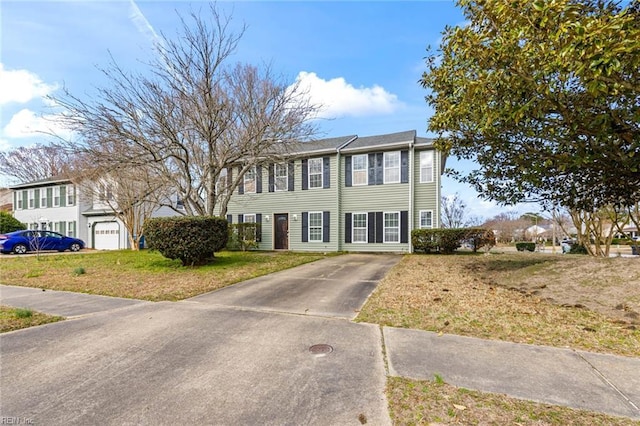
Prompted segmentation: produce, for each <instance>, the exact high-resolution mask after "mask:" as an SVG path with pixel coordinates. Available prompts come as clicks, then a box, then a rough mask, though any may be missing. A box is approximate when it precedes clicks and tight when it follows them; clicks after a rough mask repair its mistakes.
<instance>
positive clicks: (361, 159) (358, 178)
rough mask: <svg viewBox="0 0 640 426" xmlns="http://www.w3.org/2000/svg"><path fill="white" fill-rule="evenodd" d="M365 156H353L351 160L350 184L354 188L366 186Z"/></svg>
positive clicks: (366, 157)
mask: <svg viewBox="0 0 640 426" xmlns="http://www.w3.org/2000/svg"><path fill="white" fill-rule="evenodd" d="M367 159H368V156H367V154H362V155H354V156H353V157H352V158H351V167H352V171H351V182H352V184H353V185H354V186H356V185H366V184H367V183H368V180H367V177H368V176H367Z"/></svg>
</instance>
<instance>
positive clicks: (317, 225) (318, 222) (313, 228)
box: [309, 212, 322, 243]
mask: <svg viewBox="0 0 640 426" xmlns="http://www.w3.org/2000/svg"><path fill="white" fill-rule="evenodd" d="M309 242H312V243H321V242H322V212H309Z"/></svg>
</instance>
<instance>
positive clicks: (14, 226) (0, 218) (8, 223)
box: [0, 212, 27, 234]
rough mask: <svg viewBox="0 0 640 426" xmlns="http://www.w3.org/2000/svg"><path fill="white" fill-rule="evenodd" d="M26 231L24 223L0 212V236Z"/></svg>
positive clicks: (6, 213) (9, 214)
mask: <svg viewBox="0 0 640 426" xmlns="http://www.w3.org/2000/svg"><path fill="white" fill-rule="evenodd" d="M23 229H27V227H26V226H25V224H24V223H22V222H20V221H19V220H18V219H16V218H15V217H13V216H12V215H11V213H8V212H0V234H6V233H7V232H13V231H22V230H23Z"/></svg>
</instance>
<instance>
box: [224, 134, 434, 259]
mask: <svg viewBox="0 0 640 426" xmlns="http://www.w3.org/2000/svg"><path fill="white" fill-rule="evenodd" d="M432 142H433V141H432V140H431V139H427V138H420V137H416V132H415V131H406V132H401V133H393V134H387V135H379V136H367V137H358V136H356V135H353V136H345V137H340V138H331V139H323V140H318V141H312V142H306V143H301V144H300V145H299V149H298V150H297V152H295V153H292V154H290V156H289V157H288V158H287V159H286V161H284V162H282V163H280V164H269V165H268V166H257V167H255V168H254V169H252V170H250V171H249V172H247V173H246V174H245V176H244V179H243V182H242V183H241V184H240V185H239V186H238V188H237V189H236V191H235V192H234V194H233V195H232V197H231V199H230V202H229V204H228V209H227V220H229V221H230V222H232V223H238V222H257V223H260V225H261V226H260V228H261V232H260V235H258V236H257V240H258V241H259V244H258V248H259V249H261V250H296V251H320V252H324V251H367V252H373V251H384V252H389V251H393V252H411V251H412V249H411V239H410V235H411V230H413V229H416V228H432V227H434V228H435V227H438V226H439V224H440V186H441V171H442V170H443V168H444V162H445V158H443V156H442V155H441V154H440V152H439V151H437V150H436V149H435V148H434V147H433V144H432Z"/></svg>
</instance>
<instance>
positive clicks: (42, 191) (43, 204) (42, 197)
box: [40, 188, 50, 209]
mask: <svg viewBox="0 0 640 426" xmlns="http://www.w3.org/2000/svg"><path fill="white" fill-rule="evenodd" d="M47 207H50V206H49V205H48V204H47V188H42V189H40V208H42V209H46V208H47Z"/></svg>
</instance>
